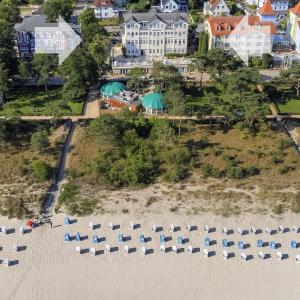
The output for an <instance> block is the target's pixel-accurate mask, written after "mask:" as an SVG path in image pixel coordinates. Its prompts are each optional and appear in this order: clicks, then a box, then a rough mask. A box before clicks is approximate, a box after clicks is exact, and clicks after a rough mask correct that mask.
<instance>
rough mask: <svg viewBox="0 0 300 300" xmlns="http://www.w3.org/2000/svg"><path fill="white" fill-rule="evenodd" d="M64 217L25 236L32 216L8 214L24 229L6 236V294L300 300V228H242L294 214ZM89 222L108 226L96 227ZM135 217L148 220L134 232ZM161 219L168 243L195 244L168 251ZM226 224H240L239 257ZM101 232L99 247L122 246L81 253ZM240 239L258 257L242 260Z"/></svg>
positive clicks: (292, 220)
mask: <svg viewBox="0 0 300 300" xmlns="http://www.w3.org/2000/svg"><path fill="white" fill-rule="evenodd" d="M63 218H64V215H63V214H59V215H56V216H54V217H53V227H54V228H52V229H51V228H50V226H49V225H48V224H45V225H43V226H40V227H38V228H35V229H33V231H32V232H30V233H27V234H25V235H20V234H19V233H18V227H19V226H20V225H23V224H24V222H22V221H18V220H16V219H13V220H7V219H6V218H3V217H2V218H1V219H0V220H1V225H2V226H3V225H5V226H8V227H9V228H15V229H16V232H15V233H10V234H8V235H3V234H1V239H0V241H1V243H0V244H1V247H2V251H1V252H0V255H1V259H4V258H9V259H11V260H17V264H15V265H13V266H10V267H5V266H4V265H1V266H0V268H1V271H0V288H1V297H0V298H1V299H142V298H143V299H161V298H164V299H231V300H232V299H259V298H260V299H287V298H288V299H299V294H300V286H299V278H300V277H299V276H300V264H297V263H295V255H296V254H298V253H300V249H299V248H298V249H291V248H290V241H291V240H293V239H295V240H297V241H298V242H299V240H300V233H298V234H297V233H294V232H291V231H290V232H286V233H276V234H274V235H272V236H269V235H267V234H266V233H265V232H263V233H261V234H257V235H254V234H251V233H249V234H245V235H243V236H240V235H238V234H237V233H236V230H237V228H238V227H241V228H242V229H245V230H246V229H248V230H249V229H250V226H252V225H255V226H256V227H257V228H261V229H265V228H266V227H270V228H277V226H278V225H279V224H282V225H284V227H289V228H291V226H292V225H300V224H299V223H300V222H299V217H298V216H297V215H292V214H289V215H284V216H283V217H280V218H277V219H275V218H271V217H265V216H263V217H261V216H258V215H247V214H245V215H244V216H243V217H237V218H233V217H232V218H222V217H216V216H213V215H205V216H204V215H203V216H190V217H189V216H181V215H172V214H169V215H160V214H157V215H147V216H143V217H141V218H137V217H136V218H134V217H131V216H129V215H127V216H126V215H112V216H109V215H104V216H90V217H84V218H76V219H77V221H76V223H73V224H72V225H63ZM71 219H72V217H71ZM89 221H93V222H94V224H100V225H101V227H100V228H97V229H95V230H91V229H89V227H88V224H89ZM130 221H134V222H136V223H140V225H141V228H138V229H135V230H131V229H130V226H129V223H130ZM109 222H113V223H114V224H116V225H120V228H119V229H117V230H113V231H111V230H109V229H108V226H107V225H108V223H109ZM297 222H298V223H297ZM171 223H173V224H174V225H178V226H181V230H180V231H177V232H174V233H171V232H170V231H169V229H168V228H169V225H170V224H171ZM187 223H190V224H191V225H196V226H198V229H197V230H195V231H191V232H188V231H187V230H186V229H185V225H186V224H187ZM153 224H156V225H161V226H162V227H163V228H164V234H165V236H170V237H171V238H172V240H170V241H168V242H167V243H166V246H172V245H176V244H177V237H178V236H183V237H184V238H188V239H189V242H188V243H186V244H185V245H183V246H182V247H183V248H184V252H182V253H178V254H176V253H172V252H169V253H161V252H160V251H159V233H154V232H152V230H151V227H152V225H153ZM205 224H208V225H210V226H211V227H216V232H212V233H208V234H206V233H205V232H204V230H203V226H204V225H205ZM223 226H226V227H227V228H228V229H234V230H235V233H234V234H231V235H228V236H227V239H228V240H229V241H233V242H234V243H235V245H232V246H231V247H229V248H228V252H233V253H235V257H232V258H230V259H228V260H226V261H225V260H224V259H223V257H222V250H223V249H222V247H221V240H222V238H224V236H223V234H222V232H221V230H222V227H223ZM65 232H69V233H70V234H71V235H73V236H74V235H75V234H76V232H80V233H81V235H82V237H84V238H85V236H87V238H85V239H84V240H83V241H81V242H76V241H75V240H73V241H70V242H64V233H65ZM119 233H123V234H124V236H125V237H129V236H130V238H131V240H128V241H126V242H124V243H123V244H119V243H118V242H117V236H118V234H119ZM93 234H97V235H98V236H101V237H105V238H106V240H105V241H102V242H101V243H98V244H96V245H94V247H95V248H96V250H104V249H105V245H106V244H110V245H111V246H113V247H118V251H115V252H113V253H106V252H104V253H103V254H99V255H97V256H92V255H91V254H90V253H84V254H81V255H79V254H78V253H76V252H75V247H76V245H79V244H80V246H81V247H82V249H90V248H91V247H93V244H92V241H91V239H92V236H93ZM140 234H144V235H145V237H150V238H151V239H152V240H151V241H149V242H147V243H146V244H145V247H146V248H147V249H153V253H151V254H148V255H146V256H144V255H141V251H140V248H141V245H140V243H139V235H140ZM206 236H208V237H210V238H211V239H213V240H216V241H217V244H216V245H213V246H210V247H208V248H209V250H212V251H215V252H216V255H214V256H211V257H209V258H205V257H204V255H203V249H204V237H206ZM257 239H262V240H264V241H270V240H274V241H276V242H278V243H281V245H282V247H280V248H279V249H278V250H271V249H270V248H269V247H265V248H262V250H258V248H257V247H256V240H257ZM239 240H243V241H244V242H246V243H249V244H250V247H249V248H247V249H245V250H244V252H245V253H247V254H249V255H253V259H250V260H249V261H246V262H245V261H243V260H242V259H241V258H240V253H241V252H242V251H241V250H239V249H238V248H237V246H236V243H237V241H239ZM15 243H18V244H19V245H20V246H26V249H25V250H23V251H20V252H14V251H13V249H12V246H13V244H15ZM124 245H128V246H129V247H136V248H137V251H136V252H133V253H130V254H127V253H124V251H123V249H124ZM188 245H193V247H195V248H198V247H199V248H200V251H199V252H196V253H193V254H189V253H188V251H187V246H188ZM24 248H25V247H24ZM259 251H263V252H264V253H266V254H267V253H269V254H270V255H271V258H269V259H266V260H259V259H258V258H257V254H258V252H259ZM277 251H281V252H282V253H283V254H287V255H288V256H289V257H288V258H287V259H284V260H282V261H278V260H277V259H276V258H275V254H276V252H277Z"/></svg>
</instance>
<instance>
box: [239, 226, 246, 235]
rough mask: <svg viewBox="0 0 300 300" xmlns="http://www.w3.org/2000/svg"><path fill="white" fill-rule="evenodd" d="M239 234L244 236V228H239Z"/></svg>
mask: <svg viewBox="0 0 300 300" xmlns="http://www.w3.org/2000/svg"><path fill="white" fill-rule="evenodd" d="M237 233H238V234H240V235H243V233H244V230H243V229H242V228H240V227H239V228H238V229H237Z"/></svg>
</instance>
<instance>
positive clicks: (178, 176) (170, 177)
mask: <svg viewBox="0 0 300 300" xmlns="http://www.w3.org/2000/svg"><path fill="white" fill-rule="evenodd" d="M187 174H188V170H187V169H186V168H184V167H181V166H179V165H175V166H172V167H171V168H169V169H168V170H167V171H166V173H165V174H164V179H165V180H166V181H169V182H178V181H180V180H182V179H184V178H185V177H186V176H187Z"/></svg>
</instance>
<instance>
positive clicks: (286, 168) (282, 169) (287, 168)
mask: <svg viewBox="0 0 300 300" xmlns="http://www.w3.org/2000/svg"><path fill="white" fill-rule="evenodd" d="M294 169H295V167H293V166H282V167H280V168H278V174H280V175H283V174H286V173H288V172H289V171H292V170H294Z"/></svg>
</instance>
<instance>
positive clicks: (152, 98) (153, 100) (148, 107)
mask: <svg viewBox="0 0 300 300" xmlns="http://www.w3.org/2000/svg"><path fill="white" fill-rule="evenodd" d="M142 106H143V108H144V109H145V113H146V114H151V115H158V114H162V113H163V112H164V109H165V105H164V103H163V95H162V94H160V93H150V94H146V95H144V96H143V97H142Z"/></svg>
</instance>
